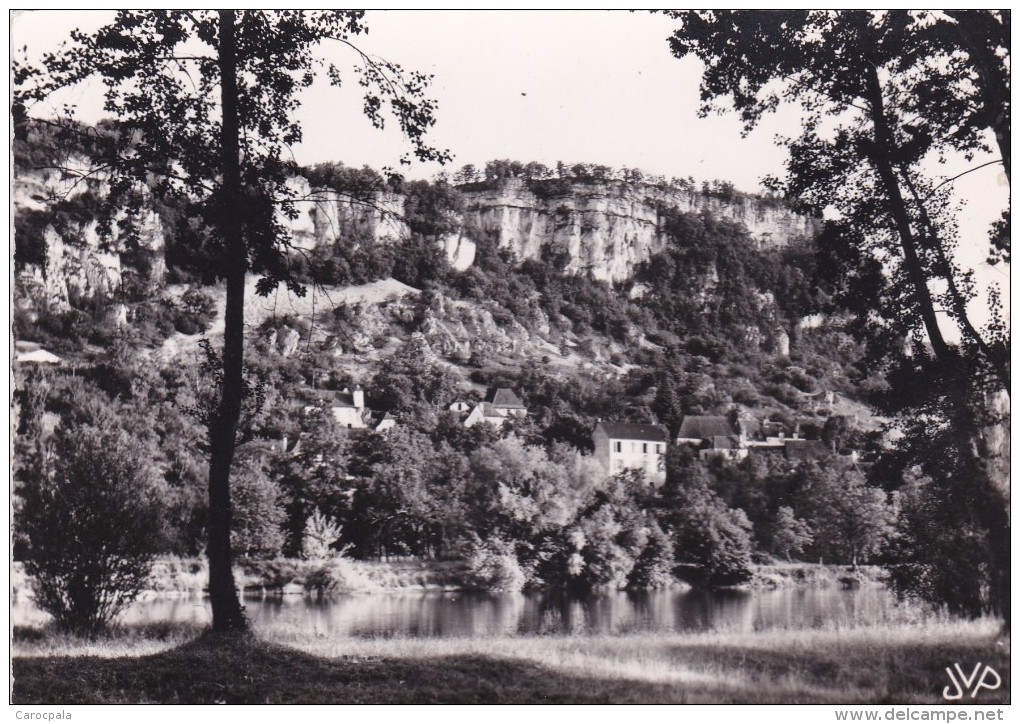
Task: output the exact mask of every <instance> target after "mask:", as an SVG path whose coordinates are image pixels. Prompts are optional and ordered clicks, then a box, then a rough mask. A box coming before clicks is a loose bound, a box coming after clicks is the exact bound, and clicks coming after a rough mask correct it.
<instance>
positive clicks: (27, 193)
mask: <svg viewBox="0 0 1020 724" xmlns="http://www.w3.org/2000/svg"><path fill="white" fill-rule="evenodd" d="M68 166H69V171H66V172H65V171H58V170H55V169H38V170H36V169H31V170H25V169H18V168H16V170H15V176H14V183H13V185H12V193H11V206H12V208H13V212H14V217H15V222H16V223H15V234H16V239H15V242H16V245H17V246H16V248H17V249H18V250H19V256H20V255H21V254H22V253H24V254H25V255H26V256H27V261H24V262H22V263H19V264H18V268H17V276H18V282H19V285H20V286H21V288H22V289H23V290H24V291H25V292H26V295H25V296H26V297H27V298H21V299H19V301H20V302H22V303H29V304H32V305H40V306H43V307H49V308H52V309H56V310H64V309H67V308H68V307H69V306H72V305H74V304H77V303H79V302H82V301H88V300H91V299H94V298H96V297H101V298H109V297H111V296H113V295H114V294H115V292H116V290H117V289H118V288H119V287H120V285H121V281H122V276H123V272H124V270H123V268H122V261H123V259H122V257H123V256H124V255H125V254H126V253H128V252H129V250H130V247H135V246H137V248H141V249H144V250H146V251H148V252H149V253H150V257H151V260H150V261H151V263H150V265H149V266H148V268H147V270H146V272H147V274H148V277H149V278H148V279H146V280H142V281H144V282H145V283H149V284H153V285H159V284H161V283H162V281H163V276H164V274H165V272H166V266H165V261H164V258H163V252H164V249H165V247H166V239H165V238H164V230H163V224H162V222H161V220H160V218H159V215H158V214H157V213H156V212H155V211H154V210H153V209H152V208H151V207H150V206H146V205H144V204H143V206H142V208H141V210H140V211H139V212H138V213H137V214H136V215H135V216H134V217H133V218H132V219H131V226H133V228H134V234H135V237H134V239H133V240H132V243H130V244H129V243H128V239H127V234H126V232H125V231H124V229H122V228H121V226H120V223H119V222H121V221H123V220H124V217H125V215H124V214H121V215H119V216H118V217H117V218H115V219H114V220H113V223H112V225H111V229H110V235H109V236H108V237H106V236H104V235H103V234H101V233H100V224H99V222H98V220H97V218H96V216H95V213H94V212H95V206H96V204H95V200H94V199H95V197H101V196H102V194H104V193H105V192H106V183H105V180H104V179H103V178H102V177H101V176H94V175H93V176H84V177H83V176H82V173H83V172H84V171H85V170H87V169H88V168H89V165H88V163H87V162H86V161H85V160H84V159H74V158H72V159H71V160H70V162H69V164H68Z"/></svg>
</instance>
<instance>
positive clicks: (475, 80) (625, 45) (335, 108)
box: [11, 10, 1008, 284]
mask: <svg viewBox="0 0 1020 724" xmlns="http://www.w3.org/2000/svg"><path fill="white" fill-rule="evenodd" d="M110 17H111V14H110V13H109V12H101V11H29V12H25V13H22V14H19V15H18V16H16V17H15V18H13V20H12V26H11V32H12V46H13V47H14V48H19V47H21V46H22V45H26V46H28V53H29V57H30V58H31V57H35V58H38V57H39V55H40V54H41V53H42V52H43V51H44V50H50V49H53V48H54V47H56V45H57V43H58V42H59V41H60V40H62V39H64V38H66V37H67V36H68V34H69V32H70V30H71V29H72V28H74V27H80V28H82V29H83V30H90V29H95V28H96V27H98V26H99V25H101V24H103V23H104V22H106V21H107V20H109V18H110ZM366 20H367V24H368V26H369V29H370V32H369V34H368V35H366V36H362V37H360V38H358V39H357V42H358V45H359V46H360V47H361V49H362V50H363V51H365V52H367V53H369V54H372V55H377V56H380V57H383V58H386V59H388V60H390V61H393V62H397V63H399V64H401V65H402V66H404V67H405V68H408V69H415V70H419V71H423V72H427V73H431V74H433V75H434V76H435V78H434V81H433V85H432V87H431V89H430V95H431V97H432V98H434V99H435V100H436V101H437V102H438V110H437V123H436V125H435V127H434V128H433V129H432V131H431V132H430V134H429V138H430V140H431V142H432V143H433V145H436V146H439V147H441V148H447V149H449V150H450V151H451V153H452V154H453V156H454V161H453V163H452V164H450V165H449V166H448V167H447V170H455V169H457V168H460V167H461V166H463V165H464V164H468V163H470V164H473V165H475V166H477V167H482V166H484V164H485V162H486V161H488V160H492V159H496V158H509V159H514V160H519V161H525V162H526V161H538V162H541V163H544V164H546V165H549V166H553V165H555V163H556V162H557V161H564V162H567V163H574V162H587V163H598V164H603V165H607V166H614V167H621V166H628V167H637V168H640V169H642V170H644V171H646V172H648V173H651V174H661V175H664V176H667V177H670V176H679V177H687V176H693V177H694V178H695V179H696V180H698V181H703V180H713V179H722V180H727V181H730V182H732V183H733V184H734V185H735V186H736V187H737V188H738V189H741V190H745V191H751V192H754V191H758V190H760V188H761V185H760V182H761V180H762V178H763V177H764V176H766V175H768V174H777V175H781V174H782V171H783V162H784V160H785V152H784V151H783V150H782V148H781V147H780V146H779V145H778V144H777V143H776V136H777V134H785V135H794V134H796V133H797V131H798V128H797V124H798V121H797V115H796V113H795V112H793V111H781V112H780V113H777V114H774V115H770V116H767V117H766V118H765V120H764V121H763V122H762V123H761V124H760V126H759V127H758V128H756V129H755V130H754V131H752V132H751V133H750V134H749V135H747V137H743V135H742V128H741V124H740V123H739V121H738V120H737V119H736V117H735V116H734V115H733V114H727V115H711V116H708V117H706V118H701V117H699V115H698V106H699V101H698V84H699V80H700V70H701V66H700V63H699V62H698V61H697V60H695V59H692V58H687V59H684V60H678V59H676V58H674V57H673V56H672V55H671V54H670V51H669V47H668V45H667V38H668V37H669V35H670V34H671V32H672V30H673V28H674V26H675V22H674V21H672V20H670V19H669V18H667V17H665V16H662V15H657V14H654V15H653V14H650V13H646V12H639V13H638V12H634V13H632V12H628V11H619V10H616V11H601V10H591V11H569V10H568V11H513V12H508V11H434V10H430V11H405V10H401V11H395V10H391V11H382V10H380V11H369V12H368V13H367V16H366ZM330 53H331V59H334V60H335V62H337V64H338V65H340V66H341V67H343V66H344V64H345V63H346V64H352V63H354V62H355V61H356V60H357V58H356V57H355V56H354V53H353V51H351V50H349V49H346V48H344V47H343V46H339V45H338V46H337V47H336V48H335V49H334V50H331V51H330ZM95 90H96V89H88V88H84V89H80V90H79V91H77V92H76V94H74V95H72V96H70V97H69V98H68V99H69V100H72V101H75V102H77V103H79V104H80V105H81V107H82V110H83V115H84V117H85V120H93V118H94V119H98V117H100V115H101V114H100V109H101V106H100V105H99V102H98V94H97V93H96V92H95ZM358 90H359V89H358V87H357V83H356V79H355V77H354V76H353V75H350V76H348V82H347V83H346V84H345V86H344V87H343V88H341V89H336V88H333V87H331V86H330V85H329V84H328V83H327V82H326V81H325V80H322V81H318V82H316V84H315V85H313V87H312V88H311V89H310V90H309V91H308V92H307V93H306V94H305V95H304V97H303V98H302V101H303V107H302V109H301V110H300V112H299V118H300V120H301V121H302V124H303V128H304V141H303V142H302V143H301V144H300V145H299V146H297V147H295V148H294V149H293V152H294V157H295V159H296V160H297V161H298V162H299V163H302V164H313V163H318V162H323V161H341V162H343V163H344V164H346V165H350V166H361V165H365V164H367V165H370V166H372V167H374V168H377V169H381V168H383V167H397V162H398V160H399V158H400V156H401V155H402V153H404V152H406V151H408V150H409V148H410V146H409V144H407V143H406V142H405V141H403V139H402V138H401V135H400V133H399V131H398V130H397V129H396V128H395V127H393V128H388V129H386V130H385V131H379V130H377V129H374V128H373V127H372V126H371V124H370V123H369V122H368V120H367V119H366V118H365V117H364V116H363V115H362V113H361V97H360V95H359V94H358ZM90 116H91V117H90ZM984 160H987V159H985V158H978V159H975V160H973V161H965V160H964V159H955V160H953V161H951V162H950V163H949V165H948V166H946V167H944V168H939V169H934V170H935V171H936V172H937V173H942V174H944V175H946V176H952V175H955V174H956V173H959V172H961V171H963V170H966V169H967V168H969V167H971V166H975V165H978V164H979V163H981V162H982V161H984ZM439 170H441V169H440V167H439V166H437V165H435V164H431V165H425V164H415V165H414V166H412V167H410V168H406V169H401V171H402V172H403V173H405V175H407V176H408V177H410V178H424V177H430V176H432V175H434V174H435V173H436V172H437V171H439ZM955 187H956V189H957V192H958V197H959V198H960V200H961V201H962V202H963V204H964V207H963V211H962V213H961V216H960V228H961V236H962V240H963V243H962V258H963V259H964V260H965V261H966V262H967V263H968V264H969V265H971V266H973V267H974V268H975V269H976V270H977V271H978V273H979V275H980V276H981V278H982V279H983V280H989V281H990V280H996V281H999V282H1000V283H1005V284H1008V277H1007V272H1005V271H1003V270H1001V269H992V268H990V267H988V266H987V265H984V264H982V260H983V258H984V255H985V249H986V244H985V239H986V235H987V229H988V225H989V224H990V223H991V221H992V220H993V219H994V218H995V217H997V215H998V213H999V211H1000V210H1001V209H1002V208H1003V207H1004V205H1005V204H1006V203H1008V187H1007V186H1006V185H1005V176H1004V175H1003V174H1002V172H1001V170H999V167H996V166H991V167H988V168H986V169H984V170H982V171H978V172H976V173H973V174H969V175H968V176H965V177H964V178H962V179H961V180H959V181H958V182H956V184H955Z"/></svg>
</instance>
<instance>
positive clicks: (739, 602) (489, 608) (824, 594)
mask: <svg viewBox="0 0 1020 724" xmlns="http://www.w3.org/2000/svg"><path fill="white" fill-rule="evenodd" d="M245 606H246V608H247V611H248V615H249V616H250V618H251V620H252V622H253V623H254V626H255V628H256V630H272V629H273V628H281V629H287V630H293V629H294V628H295V627H296V628H299V629H303V630H307V631H309V632H313V633H316V634H319V635H324V636H337V637H340V636H357V637H393V636H420V637H460V636H513V635H527V634H576V635H595V634H622V633H638V632H698V631H759V630H767V629H774V628H783V629H807V628H821V627H831V626H845V625H851V624H854V625H856V624H868V623H879V622H883V621H890V620H900V619H902V616H903V611H902V610H901V609H900V607H899V606H897V604H896V601H895V598H894V597H893V596H892V594H891V593H889V592H888V591H887V590H886V589H885V588H883V587H882V586H880V585H865V586H863V587H861V588H857V589H849V590H848V589H842V588H838V587H831V588H815V587H789V588H779V589H771V590H752V591H701V590H668V591H656V592H650V593H625V592H617V593H608V594H602V595H591V596H583V597H578V596H570V595H567V594H562V593H505V594H485V593H467V592H440V591H414V592H394V593H376V594H355V595H345V596H339V597H336V598H332V599H328V600H316V599H315V598H312V597H305V596H275V597H274V596H270V597H264V598H251V597H248V598H246V599H245ZM11 615H12V621H13V623H14V624H15V625H39V624H42V623H44V622H45V621H46V619H47V615H46V614H44V613H42V612H41V611H39V610H38V609H37V608H35V607H34V605H33V604H32V602H31V600H30V599H28V598H26V597H25V596H19V597H18V598H17V599H15V601H14V602H13V603H12V610H11ZM210 620H211V611H210V608H209V602H208V600H207V599H205V598H202V597H198V596H194V597H176V598H150V599H148V600H144V601H139V602H136V603H135V604H133V605H132V606H131V607H130V608H129V609H128V610H127V611H126V612H125V613H124V614H123V616H122V617H121V621H123V622H124V623H129V624H130V623H148V622H155V621H178V622H190V623H196V624H204V623H208V622H209V621H210Z"/></svg>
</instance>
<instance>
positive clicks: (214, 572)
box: [206, 10, 247, 631]
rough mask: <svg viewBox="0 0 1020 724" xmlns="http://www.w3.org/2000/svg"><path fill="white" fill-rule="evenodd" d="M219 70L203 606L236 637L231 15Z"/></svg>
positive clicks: (240, 249)
mask: <svg viewBox="0 0 1020 724" xmlns="http://www.w3.org/2000/svg"><path fill="white" fill-rule="evenodd" d="M219 30H220V47H219V67H220V83H221V92H222V102H223V125H222V129H221V133H220V145H221V151H222V163H223V187H222V198H221V199H220V209H219V214H218V217H217V220H218V224H217V225H218V231H219V233H220V235H221V238H222V240H223V244H224V254H225V262H226V263H225V269H226V277H227V302H226V309H225V311H224V332H223V386H222V389H220V390H219V404H218V408H217V410H216V412H215V414H214V415H212V418H211V422H210V425H209V443H210V456H209V540H208V545H207V547H206V551H207V555H208V557H209V601H210V603H211V604H212V613H213V629H214V630H216V631H242V630H245V629H246V628H247V621H246V620H245V616H244V609H243V608H242V607H241V603H240V600H239V599H238V596H237V586H236V584H235V583H234V571H233V556H232V554H231V550H230V525H231V511H230V466H231V464H232V463H233V461H234V447H235V445H236V437H237V426H238V421H239V420H240V418H241V397H242V395H243V394H244V392H243V382H242V380H243V378H242V366H243V363H244V275H245V269H246V267H247V255H246V254H245V249H244V237H243V235H242V231H241V220H242V218H243V213H242V210H241V208H240V200H241V193H240V192H241V173H240V160H239V156H240V151H239V147H240V143H239V127H238V117H237V57H236V41H235V38H234V11H233V10H221V11H220V23H219Z"/></svg>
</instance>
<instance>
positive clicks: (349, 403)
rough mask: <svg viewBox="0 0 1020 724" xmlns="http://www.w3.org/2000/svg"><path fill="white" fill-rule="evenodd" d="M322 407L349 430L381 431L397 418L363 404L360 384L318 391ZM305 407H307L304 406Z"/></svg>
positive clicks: (394, 423)
mask: <svg viewBox="0 0 1020 724" xmlns="http://www.w3.org/2000/svg"><path fill="white" fill-rule="evenodd" d="M320 395H322V396H323V400H322V407H323V408H328V409H329V411H330V412H332V413H333V419H334V420H336V422H337V424H338V425H340V427H346V428H347V429H349V430H375V431H377V432H382V431H383V430H389V429H391V428H393V427H396V424H397V420H396V418H395V417H393V415H391V414H390V413H389V412H382V411H379V410H371V409H369V408H368V407H367V406H366V405H365V390H364V389H363V388H362V387H361V385H357V386H355V388H354V389H353V390H352V389H350V388H348V387H345V388H344V389H343V390H341V391H340V392H333V391H320ZM306 409H307V408H306Z"/></svg>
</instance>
